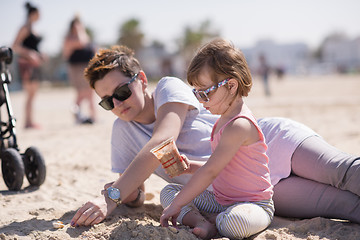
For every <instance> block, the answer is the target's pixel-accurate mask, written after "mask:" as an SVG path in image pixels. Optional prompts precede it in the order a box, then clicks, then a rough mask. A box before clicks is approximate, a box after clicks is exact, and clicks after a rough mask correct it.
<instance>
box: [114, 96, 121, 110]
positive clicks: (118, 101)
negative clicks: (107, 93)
mask: <svg viewBox="0 0 360 240" xmlns="http://www.w3.org/2000/svg"><path fill="white" fill-rule="evenodd" d="M112 101H113V103H114V108H116V107H119V106H121V105H122V103H123V101H120V100H117V99H116V98H113V99H112Z"/></svg>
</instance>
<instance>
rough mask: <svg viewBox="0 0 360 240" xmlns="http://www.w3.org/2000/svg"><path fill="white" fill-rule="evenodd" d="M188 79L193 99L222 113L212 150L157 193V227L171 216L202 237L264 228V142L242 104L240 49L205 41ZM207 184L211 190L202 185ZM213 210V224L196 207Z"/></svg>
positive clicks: (267, 199)
mask: <svg viewBox="0 0 360 240" xmlns="http://www.w3.org/2000/svg"><path fill="white" fill-rule="evenodd" d="M187 79H188V82H189V83H190V85H192V86H194V87H195V89H194V90H193V92H194V94H195V96H196V97H197V98H198V100H199V101H200V102H201V103H202V104H203V105H204V107H205V108H206V109H208V110H209V111H210V112H211V113H212V114H219V115H221V116H220V118H219V119H218V120H217V122H216V123H215V125H214V127H213V131H212V134H211V147H212V151H213V153H212V155H211V157H210V158H209V160H208V161H207V162H206V163H205V164H204V165H203V166H201V165H200V164H196V163H193V162H191V163H190V170H189V171H188V172H187V173H194V175H193V176H192V178H191V180H190V181H189V182H188V183H187V184H186V185H185V186H182V185H178V184H169V185H167V186H166V187H165V188H164V189H163V190H162V192H161V195H160V200H161V204H162V205H163V207H164V208H165V209H164V211H163V214H162V216H161V218H160V222H161V225H162V226H168V220H170V219H171V220H172V223H173V225H176V220H177V221H178V222H180V223H182V224H184V225H187V226H190V227H192V228H194V229H193V233H194V234H195V235H197V236H198V237H201V238H211V237H213V236H214V235H216V228H217V230H218V231H219V233H220V234H221V235H223V236H226V237H229V238H236V239H241V238H245V237H249V236H250V235H253V234H255V233H258V232H260V231H262V230H264V229H265V228H266V227H267V226H268V225H269V224H270V223H271V220H272V218H273V214H274V207H273V202H272V195H273V187H272V185H271V182H270V174H269V169H268V157H267V156H266V154H265V152H266V149H267V146H266V144H265V142H264V136H263V133H262V132H261V129H260V128H259V126H258V124H257V122H256V119H255V118H254V117H253V115H252V113H251V111H250V110H249V108H248V107H247V106H246V104H245V103H244V100H243V97H245V96H247V95H248V93H249V91H250V89H251V86H252V81H251V75H250V70H249V68H248V66H247V62H246V60H245V57H244V56H243V54H242V53H241V51H240V50H238V49H236V48H234V47H233V46H232V45H231V44H230V43H228V42H226V41H225V40H221V39H218V40H214V41H212V42H210V43H209V44H207V45H205V46H204V47H203V48H202V49H200V51H199V52H198V53H197V55H196V56H195V57H194V59H193V60H192V62H191V64H190V66H189V70H188V74H187ZM211 183H212V187H213V191H208V190H206V189H207V187H208V186H209V185H210V184H211ZM197 210H199V211H201V212H207V213H215V214H218V215H217V217H216V227H215V226H214V225H213V224H212V223H211V220H209V221H208V220H206V219H204V218H203V217H202V216H201V215H199V213H198V211H197Z"/></svg>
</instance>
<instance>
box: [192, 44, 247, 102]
mask: <svg viewBox="0 0 360 240" xmlns="http://www.w3.org/2000/svg"><path fill="white" fill-rule="evenodd" d="M205 67H207V68H208V70H209V71H210V75H211V81H213V82H214V85H215V84H217V83H218V82H220V81H222V80H224V79H226V78H232V79H236V80H237V81H238V82H239V87H238V90H237V94H238V95H240V96H248V94H249V92H250V89H251V86H252V79H251V73H250V69H249V67H248V64H247V62H246V59H245V56H244V54H243V53H242V52H241V51H240V50H239V49H236V48H235V47H234V46H233V45H232V44H231V43H230V42H228V41H226V40H224V39H215V40H213V41H211V42H209V43H207V44H205V45H204V46H203V47H202V48H200V49H199V51H198V52H197V54H196V55H195V57H194V58H193V59H192V60H191V62H190V65H189V68H188V71H187V81H188V82H189V84H190V85H191V86H196V85H198V83H199V79H198V78H199V74H200V73H201V71H202V70H203V69H204V68H205Z"/></svg>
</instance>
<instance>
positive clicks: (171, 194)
mask: <svg viewBox="0 0 360 240" xmlns="http://www.w3.org/2000/svg"><path fill="white" fill-rule="evenodd" d="M181 188H182V185H179V184H168V185H166V186H165V187H164V188H163V189H162V190H161V192H160V202H161V205H162V206H163V207H164V208H165V207H167V206H169V205H170V204H171V202H172V201H173V200H174V198H175V197H176V195H177V194H178V193H179V192H180V190H181ZM213 201H215V199H214V198H213V194H212V193H211V192H208V191H205V192H203V193H202V194H200V195H199V196H198V197H197V198H195V199H194V200H193V203H190V204H188V205H187V206H185V207H183V208H182V210H181V213H180V215H179V217H178V219H177V221H178V222H179V223H181V224H183V225H186V226H189V227H191V228H193V231H192V232H193V234H195V235H196V236H197V237H200V238H202V239H210V238H212V237H214V236H215V235H216V234H217V230H216V227H215V225H214V224H212V223H211V222H209V221H208V220H207V219H206V218H205V217H204V216H203V215H201V214H200V212H199V209H198V208H197V206H196V205H197V204H196V203H198V204H199V206H202V207H210V204H209V203H211V202H213ZM195 202H196V203H195Z"/></svg>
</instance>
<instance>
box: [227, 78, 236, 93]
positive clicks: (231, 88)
mask: <svg viewBox="0 0 360 240" xmlns="http://www.w3.org/2000/svg"><path fill="white" fill-rule="evenodd" d="M227 85H228V89H229V91H230V94H231V95H234V94H236V92H237V89H238V87H239V83H238V81H236V80H235V79H233V78H231V79H230V80H229V81H228V83H227Z"/></svg>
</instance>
